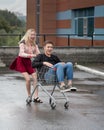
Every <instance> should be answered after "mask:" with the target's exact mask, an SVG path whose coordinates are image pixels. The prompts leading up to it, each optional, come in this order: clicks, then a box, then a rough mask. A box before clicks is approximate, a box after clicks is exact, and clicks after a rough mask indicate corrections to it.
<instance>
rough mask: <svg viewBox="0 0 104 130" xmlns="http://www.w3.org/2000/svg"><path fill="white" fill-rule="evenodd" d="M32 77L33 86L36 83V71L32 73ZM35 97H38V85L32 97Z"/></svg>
mask: <svg viewBox="0 0 104 130" xmlns="http://www.w3.org/2000/svg"><path fill="white" fill-rule="evenodd" d="M32 79H33V86H34V88H35V87H36V84H37V73H36V72H35V73H33V74H32ZM37 97H38V87H37V88H36V90H35V93H34V98H37Z"/></svg>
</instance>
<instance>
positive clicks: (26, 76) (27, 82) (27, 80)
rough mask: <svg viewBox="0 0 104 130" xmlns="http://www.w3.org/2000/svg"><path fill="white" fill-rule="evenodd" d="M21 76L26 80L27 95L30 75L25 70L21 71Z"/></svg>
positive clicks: (29, 90) (29, 93)
mask: <svg viewBox="0 0 104 130" xmlns="http://www.w3.org/2000/svg"><path fill="white" fill-rule="evenodd" d="M22 75H23V77H24V78H25V80H26V89H27V94H28V96H30V95H31V84H30V75H29V74H28V73H27V72H24V73H22Z"/></svg>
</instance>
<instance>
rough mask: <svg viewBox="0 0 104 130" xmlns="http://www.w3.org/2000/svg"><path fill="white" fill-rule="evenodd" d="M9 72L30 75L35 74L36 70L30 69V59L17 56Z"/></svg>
mask: <svg viewBox="0 0 104 130" xmlns="http://www.w3.org/2000/svg"><path fill="white" fill-rule="evenodd" d="M10 69H11V70H15V71H19V72H21V73H23V72H27V73H28V74H32V73H34V72H36V69H34V68H32V65H31V60H30V58H23V57H20V56H18V57H17V58H16V59H15V60H14V61H13V62H12V64H11V65H10Z"/></svg>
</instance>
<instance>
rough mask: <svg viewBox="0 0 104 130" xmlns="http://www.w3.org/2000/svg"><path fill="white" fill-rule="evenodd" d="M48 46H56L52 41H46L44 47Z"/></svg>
mask: <svg viewBox="0 0 104 130" xmlns="http://www.w3.org/2000/svg"><path fill="white" fill-rule="evenodd" d="M47 44H52V45H53V46H54V42H53V41H50V40H46V41H45V42H44V44H43V45H44V46H46V45H47Z"/></svg>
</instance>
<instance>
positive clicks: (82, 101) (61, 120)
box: [0, 70, 104, 130]
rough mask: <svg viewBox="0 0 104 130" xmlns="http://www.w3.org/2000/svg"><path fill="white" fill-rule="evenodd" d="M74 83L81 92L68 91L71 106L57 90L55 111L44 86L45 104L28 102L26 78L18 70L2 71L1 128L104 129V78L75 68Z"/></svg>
mask: <svg viewBox="0 0 104 130" xmlns="http://www.w3.org/2000/svg"><path fill="white" fill-rule="evenodd" d="M73 84H74V86H75V87H77V88H78V91H77V92H67V93H66V95H67V96H68V98H69V109H68V110H66V109H65V108H64V103H65V100H64V99H63V96H62V94H61V93H60V92H58V91H56V92H55V93H54V94H55V95H54V96H55V98H56V100H57V104H56V109H55V110H52V109H51V107H50V105H49V97H48V96H47V95H46V94H45V93H44V92H43V91H42V90H41V89H40V91H39V96H40V97H41V99H42V100H43V103H42V104H34V103H32V104H31V105H30V106H28V105H26V103H25V100H26V98H27V94H26V89H25V81H24V80H23V78H22V76H21V75H20V74H19V73H6V74H0V130H103V129H104V79H101V78H99V77H97V76H94V75H92V74H88V73H85V72H82V71H79V70H75V72H74V80H73ZM47 90H49V91H50V90H51V88H50V87H49V86H48V87H47Z"/></svg>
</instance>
